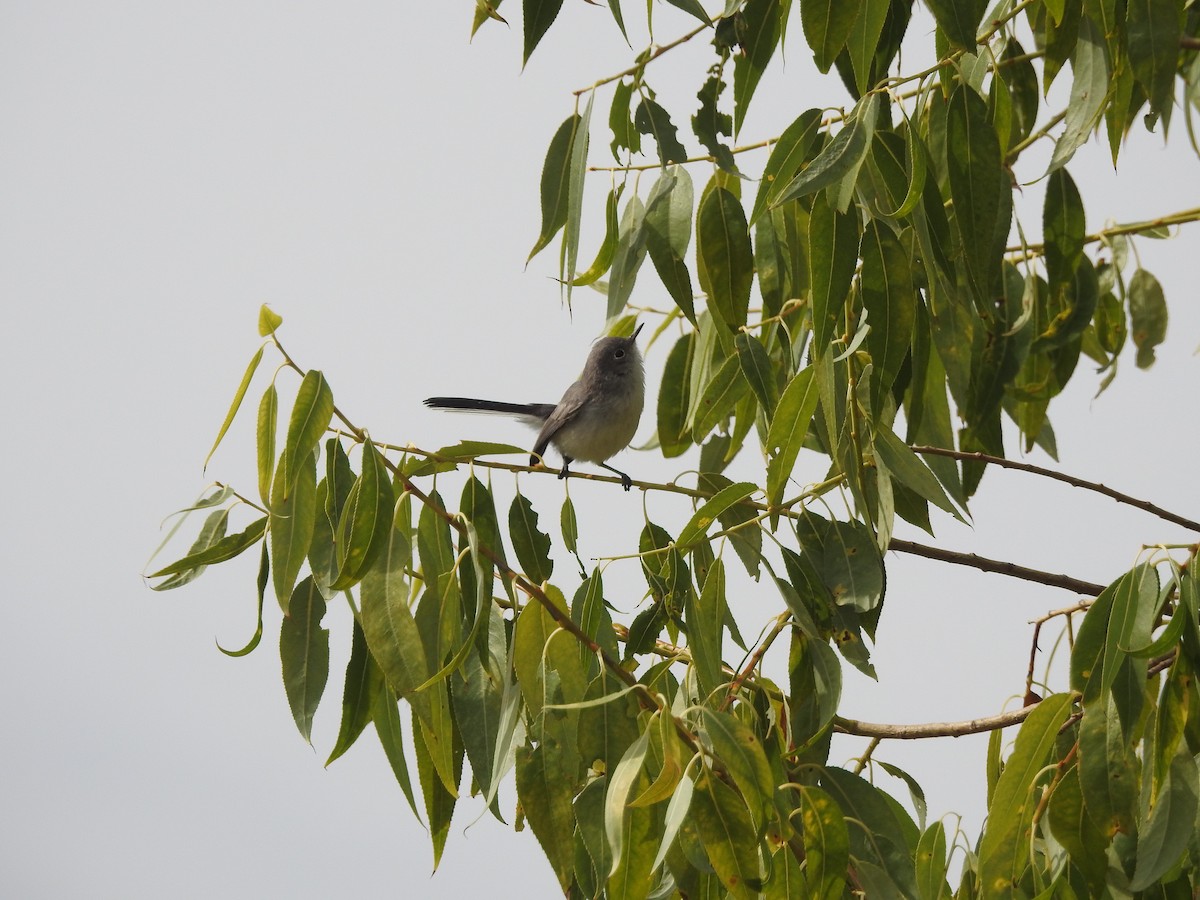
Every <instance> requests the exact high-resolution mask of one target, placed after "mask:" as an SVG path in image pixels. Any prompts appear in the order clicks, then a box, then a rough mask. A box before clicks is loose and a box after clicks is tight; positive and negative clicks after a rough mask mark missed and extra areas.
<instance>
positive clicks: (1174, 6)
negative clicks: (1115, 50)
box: [1126, 0, 1180, 116]
mask: <svg viewBox="0 0 1200 900" xmlns="http://www.w3.org/2000/svg"><path fill="white" fill-rule="evenodd" d="M1127 8H1128V10H1129V12H1128V20H1127V31H1126V41H1127V46H1128V48H1129V65H1130V66H1131V67H1132V69H1133V75H1134V77H1135V78H1136V79H1137V80H1138V83H1139V84H1140V85H1141V86H1142V89H1143V90H1144V91H1145V92H1146V98H1147V99H1148V100H1149V101H1150V113H1151V115H1156V116H1158V115H1162V114H1163V112H1164V111H1165V110H1167V108H1168V107H1169V106H1170V104H1171V100H1172V95H1173V94H1174V90H1175V88H1174V84H1175V68H1176V62H1177V60H1178V59H1179V38H1180V29H1179V24H1180V22H1179V20H1180V7H1179V4H1178V3H1177V2H1175V0H1129V4H1128V7H1127Z"/></svg>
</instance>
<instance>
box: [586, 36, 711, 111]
mask: <svg viewBox="0 0 1200 900" xmlns="http://www.w3.org/2000/svg"><path fill="white" fill-rule="evenodd" d="M709 27H710V26H708V25H699V26H697V27H696V28H693V29H692V30H691V31H689V32H688V33H687V34H685V35H683V36H682V37H678V38H676V39H675V40H673V41H671V43H669V44H662V45H660V46H659V47H657V48H655V50H654V52H653V53H651V54H650V55H649V56H647V57H646V58H645V59H643V60H642V61H641V62H636V63H634V64H633V65H632V66H630V67H629V68H628V69H623V70H622V71H620V72H618V73H617V74H615V75H609V76H607V77H605V78H601V79H600V80H599V81H597V82H594V83H592V84H589V85H588V86H587V87H585V88H580V89H579V90H577V91H571V93H572V94H574V95H575V96H576V97H578V96H580V95H582V94H586V93H587V92H588V91H594V90H595V89H596V88H598V87H600V86H601V85H605V84H609V83H610V82H613V81H618V80H620V79H622V78H624V77H625V76H626V75H636V74H637V73H638V72H641V71H642V70H643V69H645V68H646V66H648V65H649V64H650V63H652V62H654V60H656V59H658V58H659V57H660V56H662V55H663V54H664V53H666V52H667V51H668V50H674V49H675V48H676V47H678V46H679V45H680V44H686V43H687V42H688V41H690V40H691V39H692V38H694V37H695V36H696V35H698V34H700V32H702V31H704V30H705V29H707V28H709Z"/></svg>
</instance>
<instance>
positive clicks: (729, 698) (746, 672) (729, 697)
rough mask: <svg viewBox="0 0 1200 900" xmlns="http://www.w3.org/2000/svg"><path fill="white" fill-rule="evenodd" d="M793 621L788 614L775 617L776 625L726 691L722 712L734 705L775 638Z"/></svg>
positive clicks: (755, 649)
mask: <svg viewBox="0 0 1200 900" xmlns="http://www.w3.org/2000/svg"><path fill="white" fill-rule="evenodd" d="M791 620H792V614H791V613H787V612H785V613H780V614H779V615H778V616H776V617H775V625H774V626H773V627H772V628H771V630H770V632H768V634H767V636H766V637H764V638H763V639H762V643H760V644H759V645H758V646H757V647H755V648H754V652H753V653H751V654H750V659H749V660H747V662H746V665H745V666H743V667H742V671H741V672H739V673H738V675H737V677H736V678H734V679H733V681H731V682H730V683H729V690H728V691H726V693H725V699H724V700H723V701H722V702H721V710H722V711H724V710H726V709H729V706H730V704H732V703H733V698H734V697H736V696H737V692H738V691H739V690H741V688H742V685H743V684H744V683H745V682H746V679H747V678H749V677H750V676H751V675H752V674H753V673H754V670H755V669H757V668H758V664H759V663H761V662H762V658H763V657H764V656H765V655H766V653H767V650H768V649H769V648H770V646H771V645H772V644H773V643H775V638H777V637H779V635H780V633H781V632H782V631H783V629H785V628H787V626H788V623H789V622H791Z"/></svg>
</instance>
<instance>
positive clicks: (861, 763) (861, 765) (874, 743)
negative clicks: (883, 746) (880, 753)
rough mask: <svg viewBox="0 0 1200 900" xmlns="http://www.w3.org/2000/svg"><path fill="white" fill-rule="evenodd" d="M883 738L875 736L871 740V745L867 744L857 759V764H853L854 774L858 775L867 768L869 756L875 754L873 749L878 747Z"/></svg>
mask: <svg viewBox="0 0 1200 900" xmlns="http://www.w3.org/2000/svg"><path fill="white" fill-rule="evenodd" d="M882 740H883V738H881V737H879V736H878V735H876V736H875V737H873V738H871V743H869V744H867V749H866V750H864V751H863V755H862V756H860V757H859V758H858V762H856V763H855V764H854V774H855V775H858V774H860V773H861V772H862V770H863V769H865V768H866V767H867V763H869V762H870V761H871V754H872V753H874V752H875V748H876V747H878V746H879V742H880V741H882Z"/></svg>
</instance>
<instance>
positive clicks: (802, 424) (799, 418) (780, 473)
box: [766, 367, 819, 503]
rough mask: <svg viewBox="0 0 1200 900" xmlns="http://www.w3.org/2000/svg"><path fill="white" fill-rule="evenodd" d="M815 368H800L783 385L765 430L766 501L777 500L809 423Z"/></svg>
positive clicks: (815, 393) (813, 407) (814, 394)
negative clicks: (777, 403)
mask: <svg viewBox="0 0 1200 900" xmlns="http://www.w3.org/2000/svg"><path fill="white" fill-rule="evenodd" d="M813 373H814V369H813V368H811V367H810V368H807V369H801V370H800V371H799V372H797V373H796V374H795V376H794V377H793V378H792V380H791V381H790V382H789V383H788V386H787V387H786V388H784V390H783V394H782V396H781V397H780V398H779V405H778V406H777V407H776V408H775V415H774V416H773V417H772V418H771V426H770V428H769V429H768V431H767V448H766V449H767V452H768V454H770V455H769V458H768V461H767V502H768V503H779V502H780V501H781V500H782V499H783V489H784V487H786V485H787V481H788V478H790V477H791V474H792V468H793V467H794V466H795V464H796V457H797V456H798V455H799V454H800V446H801V445H802V444H803V443H804V437H805V435H806V434H807V433H808V424H809V422H810V421H811V419H812V416H813V413H814V412H816V410H817V400H818V395H819V391H818V390H817V384H816V379H815V378H814V377H813Z"/></svg>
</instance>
